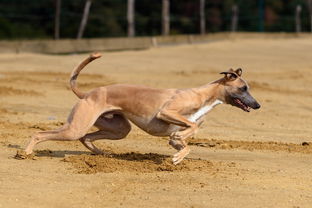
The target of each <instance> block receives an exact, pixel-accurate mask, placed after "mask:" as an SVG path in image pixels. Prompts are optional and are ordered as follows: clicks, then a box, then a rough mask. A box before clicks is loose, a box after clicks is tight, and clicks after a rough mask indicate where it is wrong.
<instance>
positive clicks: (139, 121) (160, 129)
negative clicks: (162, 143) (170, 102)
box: [127, 115, 182, 136]
mask: <svg viewBox="0 0 312 208" xmlns="http://www.w3.org/2000/svg"><path fill="white" fill-rule="evenodd" d="M127 118H128V119H129V120H130V121H131V122H132V123H133V124H135V125H136V126H137V127H139V128H140V129H142V130H143V131H145V132H146V133H148V134H150V135H153V136H170V134H171V133H173V132H176V131H179V130H180V129H181V128H182V127H180V126H177V125H173V124H168V123H167V122H165V121H163V120H160V119H158V118H156V117H153V118H141V117H137V116H134V115H127Z"/></svg>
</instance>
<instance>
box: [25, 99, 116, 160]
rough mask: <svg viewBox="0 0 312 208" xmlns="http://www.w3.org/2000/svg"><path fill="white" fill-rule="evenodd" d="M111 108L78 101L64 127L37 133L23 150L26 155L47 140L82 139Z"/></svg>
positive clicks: (88, 101)
mask: <svg viewBox="0 0 312 208" xmlns="http://www.w3.org/2000/svg"><path fill="white" fill-rule="evenodd" d="M112 110H114V109H112V108H111V107H109V106H108V107H105V106H104V107H103V106H99V105H97V104H96V103H94V102H92V101H91V100H87V99H86V100H80V101H79V102H78V103H77V104H76V105H75V107H74V108H73V110H72V112H71V114H70V115H69V117H68V121H67V123H66V124H64V126H62V127H61V128H60V129H57V130H51V131H43V132H38V133H36V134H35V135H33V136H32V138H31V140H30V142H29V144H28V145H27V147H26V149H25V153H26V154H27V155H29V154H31V153H32V152H33V148H34V146H35V145H36V144H38V143H41V142H44V141H47V140H59V141H71V140H77V139H79V138H81V137H83V136H84V135H85V134H86V133H87V131H88V130H89V129H90V128H91V126H93V124H94V123H95V121H96V119H97V118H98V117H99V115H101V114H102V113H103V112H105V111H106V112H107V111H112Z"/></svg>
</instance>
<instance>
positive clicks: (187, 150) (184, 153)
mask: <svg viewBox="0 0 312 208" xmlns="http://www.w3.org/2000/svg"><path fill="white" fill-rule="evenodd" d="M189 153H190V148H189V147H185V148H184V149H182V150H180V151H179V152H177V153H176V154H174V155H173V158H172V162H173V164H174V165H177V164H179V163H180V162H182V160H183V159H184V158H185V157H186V156H187V155H188V154H189Z"/></svg>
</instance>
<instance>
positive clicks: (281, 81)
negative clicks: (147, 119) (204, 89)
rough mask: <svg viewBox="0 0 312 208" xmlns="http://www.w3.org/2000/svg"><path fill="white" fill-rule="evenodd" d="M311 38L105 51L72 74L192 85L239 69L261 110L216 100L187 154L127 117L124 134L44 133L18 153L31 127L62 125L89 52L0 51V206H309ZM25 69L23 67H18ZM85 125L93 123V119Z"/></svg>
mask: <svg viewBox="0 0 312 208" xmlns="http://www.w3.org/2000/svg"><path fill="white" fill-rule="evenodd" d="M311 54H312V42H311V39H309V38H306V39H287V40H283V39H275V40H273V39H272V40H270V39H265V40H262V39H253V40H235V41H220V42H215V43H210V44H200V45H188V46H176V47H165V48H157V49H152V50H146V51H128V52H115V53H108V54H106V55H105V56H103V58H101V59H99V60H96V61H95V62H93V63H92V64H90V66H88V67H87V68H86V69H85V71H83V72H82V74H81V76H80V77H79V78H78V84H79V86H80V88H81V89H82V90H84V91H87V90H90V89H92V88H94V87H98V86H103V85H107V84H112V83H135V84H144V85H149V86H152V87H160V88H166V87H175V88H185V87H194V86H199V85H201V84H205V83H207V82H210V81H213V80H215V79H218V78H219V77H220V75H219V74H218V73H219V72H221V71H224V70H227V69H228V68H231V67H232V68H236V67H241V68H243V70H244V71H243V76H244V77H245V78H246V79H247V80H248V81H249V84H250V87H251V93H252V94H253V95H254V96H255V97H256V98H257V99H258V100H259V102H260V103H261V105H262V108H261V109H260V110H259V111H252V112H251V113H245V112H243V111H241V110H240V109H236V108H233V107H230V106H226V105H223V106H220V107H219V106H218V107H217V108H216V109H214V110H213V111H212V112H210V113H209V115H208V116H207V119H206V121H205V123H204V124H203V126H202V127H201V129H200V130H199V132H198V135H196V137H195V138H193V139H190V140H189V143H190V147H191V153H190V154H189V156H188V157H187V159H186V160H184V161H183V163H182V164H180V165H178V166H174V165H172V164H171V156H172V155H173V154H174V153H175V151H174V150H173V149H172V148H171V147H170V146H169V145H168V139H167V138H157V137H152V136H150V135H148V134H146V133H144V132H142V131H141V130H139V129H138V128H136V127H134V128H133V130H132V132H131V133H130V134H129V135H128V136H127V138H125V139H123V140H118V141H106V140H103V141H97V142H96V145H97V146H99V147H100V148H101V149H103V150H104V151H106V152H109V153H111V154H110V155H106V156H100V155H92V154H91V153H90V152H89V151H88V150H87V149H86V148H84V147H83V145H82V144H81V143H80V142H79V141H73V142H59V141H54V142H53V141H49V142H44V143H41V144H39V145H38V146H37V147H36V151H35V157H34V158H33V159H29V160H16V159H14V156H15V154H16V152H17V151H19V150H21V149H23V148H24V147H25V145H26V144H27V142H28V140H29V138H30V136H31V135H32V134H34V133H35V132H37V131H43V130H49V129H56V128H59V127H60V126H62V124H63V123H64V122H65V121H66V117H67V115H68V114H69V112H70V109H71V108H72V106H73V105H74V104H75V103H76V102H77V100H78V99H77V98H76V97H75V95H73V93H72V92H71V91H70V90H69V88H68V78H69V74H70V72H71V69H72V68H73V67H74V66H76V65H77V63H79V62H80V61H81V60H83V59H84V58H85V57H86V56H87V55H86V54H80V55H68V56H55V55H54V56H49V55H38V54H1V55H0V62H1V61H2V60H4V61H3V62H1V65H0V97H1V102H0V149H1V151H0V158H1V165H0V175H1V177H0V207H12V208H15V207H44V208H46V207H243V208H244V207H292V208H293V207H300V208H303V207H311V204H312V189H311V187H312V172H311V170H312V157H311V153H312V137H311V135H312V129H311V125H312V123H311V118H312V108H311V106H310V103H312V91H311V89H312V79H311V76H310V75H312V59H311ZM22 69H23V70H22ZM90 131H95V129H91V130H90Z"/></svg>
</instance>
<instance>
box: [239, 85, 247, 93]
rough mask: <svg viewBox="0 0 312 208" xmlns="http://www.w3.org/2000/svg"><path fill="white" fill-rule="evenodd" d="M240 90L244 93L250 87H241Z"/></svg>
mask: <svg viewBox="0 0 312 208" xmlns="http://www.w3.org/2000/svg"><path fill="white" fill-rule="evenodd" d="M240 90H241V91H243V92H245V91H247V90H248V87H247V86H246V85H245V86H244V87H241V88H240Z"/></svg>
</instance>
